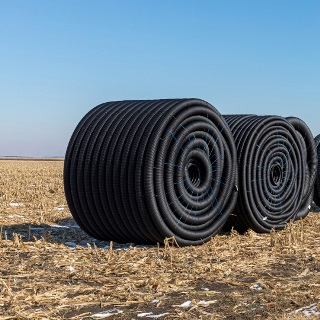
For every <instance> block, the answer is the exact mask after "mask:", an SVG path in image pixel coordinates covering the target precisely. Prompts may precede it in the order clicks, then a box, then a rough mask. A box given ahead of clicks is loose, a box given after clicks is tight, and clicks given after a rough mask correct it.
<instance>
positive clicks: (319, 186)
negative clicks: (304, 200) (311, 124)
mask: <svg viewBox="0 0 320 320" xmlns="http://www.w3.org/2000/svg"><path fill="white" fill-rule="evenodd" d="M314 142H315V145H316V148H317V155H318V170H317V178H316V182H315V185H314V197H313V201H314V203H315V204H316V205H317V206H318V207H320V134H319V135H317V136H316V137H315V138H314Z"/></svg>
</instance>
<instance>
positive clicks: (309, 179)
mask: <svg viewBox="0 0 320 320" xmlns="http://www.w3.org/2000/svg"><path fill="white" fill-rule="evenodd" d="M286 119H287V120H288V121H289V122H290V123H291V124H292V125H293V127H294V128H295V130H296V133H297V135H298V136H299V138H300V140H301V142H302V146H303V151H304V152H303V154H304V155H305V157H304V161H305V166H306V173H305V179H306V185H305V189H304V193H303V199H302V202H301V206H300V208H299V211H298V213H297V216H296V218H295V219H296V220H298V219H301V218H305V217H306V216H307V215H308V213H309V211H310V209H311V206H312V201H313V197H314V196H313V195H314V185H315V182H316V178H317V167H318V157H317V149H316V146H315V143H314V139H313V135H312V132H311V130H310V129H309V127H308V126H307V124H306V123H305V122H303V121H302V120H301V119H299V118H296V117H288V118H286Z"/></svg>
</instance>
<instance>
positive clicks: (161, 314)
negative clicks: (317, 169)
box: [0, 160, 320, 320]
mask: <svg viewBox="0 0 320 320" xmlns="http://www.w3.org/2000/svg"><path fill="white" fill-rule="evenodd" d="M62 169H63V161H26V160H25V161H22V160H21V161H15V160H0V232H1V236H0V319H103V318H109V319H151V318H158V319H230V320H231V319H316V318H320V231H319V230H320V215H319V214H318V213H310V214H309V216H308V217H307V218H306V219H304V220H303V221H299V222H296V223H294V224H290V225H289V226H288V228H287V229H286V230H284V231H281V232H277V233H271V234H256V233H254V232H252V231H249V232H247V233H246V234H244V235H239V234H237V233H236V232H231V233H230V234H221V235H219V236H216V237H214V238H213V239H212V240H211V241H210V242H208V243H206V244H204V245H202V246H198V247H185V248H177V247H175V246H173V245H172V240H170V239H168V241H167V242H166V244H165V246H149V247H143V246H135V245H134V244H126V245H120V244H116V243H109V242H102V241H96V240H94V239H92V238H90V237H89V236H87V235H86V234H85V233H84V232H83V231H81V229H79V228H78V226H77V225H76V223H75V222H74V220H73V219H72V216H71V214H70V212H69V210H68V208H67V204H66V200H65V198H64V193H63V182H62Z"/></svg>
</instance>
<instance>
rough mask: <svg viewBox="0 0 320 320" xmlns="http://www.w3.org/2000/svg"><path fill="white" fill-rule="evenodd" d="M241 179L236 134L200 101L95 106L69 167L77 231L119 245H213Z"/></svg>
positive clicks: (73, 142) (73, 145) (73, 143)
mask: <svg viewBox="0 0 320 320" xmlns="http://www.w3.org/2000/svg"><path fill="white" fill-rule="evenodd" d="M237 177H238V174H237V156H236V149H235V144H234V140H233V137H232V134H231V131H230V129H229V127H228V125H227V124H226V122H225V120H224V118H223V117H222V116H221V115H220V113H219V112H218V111H217V110H216V109H215V108H214V107H213V106H211V105H210V104H209V103H207V102H205V101H202V100H198V99H179V100H150V101H117V102H108V103H104V104H102V105H99V106H97V107H96V108H94V109H93V110H91V111H90V112H89V113H88V114H87V115H86V116H85V117H84V118H83V119H82V120H81V122H80V123H79V125H78V126H77V128H76V129H75V131H74V133H73V135H72V137H71V139H70V142H69V145H68V149H67V152H66V157H65V167H64V186H65V193H66V198H67V202H68V205H69V208H70V211H71V213H72V215H73V217H74V218H75V220H76V221H77V223H78V224H79V225H80V227H81V228H82V229H83V230H85V231H86V232H87V233H88V234H90V235H91V236H93V237H95V238H98V239H104V240H114V241H117V242H120V243H125V242H134V243H156V242H160V243H163V242H164V239H165V238H167V237H172V236H174V237H175V239H176V241H177V243H178V244H179V245H197V244H201V243H203V242H205V241H207V240H209V239H210V237H212V236H213V235H215V234H216V233H217V232H218V231H219V230H220V229H221V228H222V226H223V225H224V223H225V221H226V220H227V218H228V216H229V215H230V213H231V212H232V211H233V209H234V206H235V203H236V198H237Z"/></svg>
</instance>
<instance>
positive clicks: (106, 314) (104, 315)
mask: <svg viewBox="0 0 320 320" xmlns="http://www.w3.org/2000/svg"><path fill="white" fill-rule="evenodd" d="M122 312H123V311H122V310H119V309H111V310H107V311H102V312H99V313H96V314H92V315H91V316H90V318H107V317H111V316H113V315H115V314H120V313H122Z"/></svg>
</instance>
